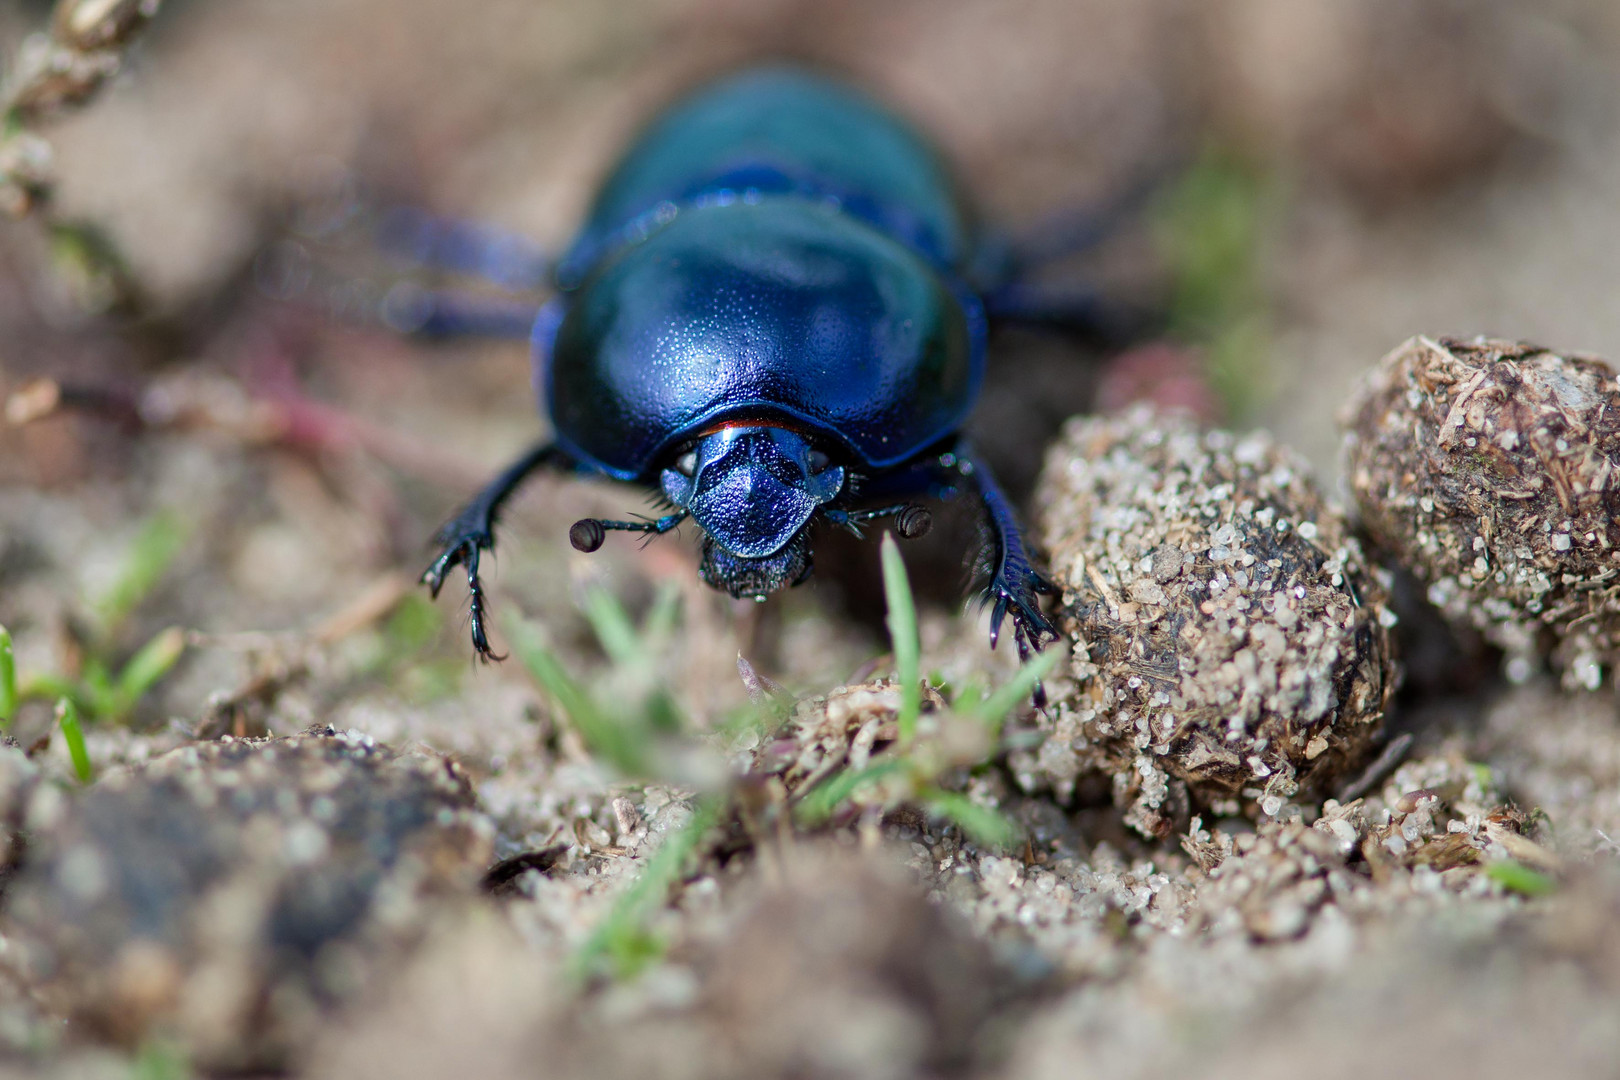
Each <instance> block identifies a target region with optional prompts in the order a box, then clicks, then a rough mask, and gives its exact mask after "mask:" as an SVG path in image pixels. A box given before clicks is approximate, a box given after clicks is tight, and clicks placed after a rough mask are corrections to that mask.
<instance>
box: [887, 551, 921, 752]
mask: <svg viewBox="0 0 1620 1080" xmlns="http://www.w3.org/2000/svg"><path fill="white" fill-rule="evenodd" d="M882 552H883V598H884V600H885V601H886V602H887V603H888V605H889V617H888V623H889V641H890V643H891V644H892V645H893V648H894V678H895V681H896V682H898V683H899V684H900V715H899V718H898V726H899V729H900V741H901V742H902V743H908V742H910V741H911V737H912V736H913V735H914V734H916V731H917V717H918V716H919V715H921V713H922V640H921V638H920V637H919V636H918V634H917V603H916V600H915V599H914V598H913V597H912V594H911V581H910V580H909V579H908V578H907V577H906V564H905V560H903V559H902V558H900V547H899V545H897V544H896V543H895V542H894V536H893V535H892V534H891V533H884V534H883V545H882Z"/></svg>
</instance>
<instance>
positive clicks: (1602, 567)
mask: <svg viewBox="0 0 1620 1080" xmlns="http://www.w3.org/2000/svg"><path fill="white" fill-rule="evenodd" d="M1345 423H1346V426H1347V428H1348V437H1347V439H1346V445H1345V474H1346V476H1347V477H1348V479H1349V483H1350V488H1351V491H1352V492H1353V493H1354V496H1355V500H1356V505H1357V507H1358V509H1359V511H1360V514H1361V520H1362V522H1363V523H1364V525H1365V527H1366V529H1367V532H1368V533H1369V534H1370V535H1371V536H1372V537H1373V539H1374V540H1375V541H1376V542H1377V543H1378V544H1379V545H1380V546H1382V547H1384V548H1387V549H1388V551H1389V553H1390V555H1391V556H1392V557H1393V558H1394V559H1396V560H1398V561H1399V562H1401V563H1403V564H1405V565H1406V566H1408V567H1410V568H1411V569H1412V571H1413V572H1414V573H1415V574H1416V575H1417V576H1418V578H1419V579H1420V580H1422V581H1423V582H1424V583H1425V584H1426V585H1427V586H1428V593H1429V599H1430V600H1431V601H1433V602H1434V604H1435V605H1436V606H1437V607H1439V608H1440V609H1441V611H1443V612H1444V613H1445V614H1446V615H1447V616H1448V617H1450V618H1451V619H1453V620H1455V621H1458V622H1464V623H1469V624H1472V625H1474V626H1476V627H1478V628H1479V629H1480V630H1481V631H1482V632H1483V633H1484V634H1485V636H1486V637H1487V638H1489V639H1490V640H1492V641H1494V642H1495V643H1496V644H1498V645H1500V646H1501V647H1502V648H1504V649H1505V650H1507V652H1508V655H1509V662H1508V671H1509V674H1510V675H1514V676H1516V677H1520V678H1522V677H1524V676H1527V675H1528V674H1530V672H1532V671H1533V670H1534V669H1535V667H1536V666H1538V660H1539V658H1540V657H1541V656H1544V655H1550V657H1551V659H1552V661H1553V663H1554V664H1555V665H1556V666H1557V667H1559V668H1560V669H1562V671H1563V673H1564V681H1565V683H1566V685H1568V686H1570V687H1571V688H1573V687H1576V686H1585V687H1588V688H1596V687H1597V686H1598V684H1599V683H1600V682H1601V681H1602V676H1603V665H1605V664H1612V663H1613V662H1614V659H1615V654H1616V650H1617V649H1620V522H1617V521H1616V514H1617V512H1620V468H1617V465H1620V385H1617V383H1616V378H1615V370H1614V368H1612V367H1611V366H1609V365H1608V364H1607V363H1605V362H1604V361H1602V360H1598V359H1595V358H1592V357H1582V356H1560V355H1557V354H1555V353H1551V352H1548V351H1547V350H1546V349H1543V348H1541V347H1539V346H1536V345H1527V344H1523V343H1519V342H1511V341H1493V340H1490V339H1487V338H1474V339H1472V340H1468V341H1463V340H1458V339H1454V338H1441V339H1439V340H1437V341H1436V340H1431V339H1429V338H1423V337H1417V338H1413V339H1412V340H1410V341H1408V342H1406V343H1405V344H1404V345H1402V346H1400V347H1399V348H1397V349H1396V350H1395V351H1394V352H1392V353H1390V354H1389V355H1388V356H1386V357H1384V359H1383V361H1382V362H1381V363H1380V364H1379V365H1378V367H1377V368H1375V369H1374V370H1373V371H1372V372H1371V373H1370V374H1369V375H1368V376H1367V378H1366V380H1365V382H1364V383H1363V385H1362V387H1361V390H1360V392H1359V393H1358V395H1357V396H1356V398H1355V399H1353V401H1352V402H1351V405H1350V407H1349V409H1348V410H1347V412H1346V414H1345Z"/></svg>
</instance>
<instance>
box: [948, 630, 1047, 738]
mask: <svg viewBox="0 0 1620 1080" xmlns="http://www.w3.org/2000/svg"><path fill="white" fill-rule="evenodd" d="M1061 659H1063V650H1062V649H1061V648H1059V647H1057V646H1056V645H1054V646H1053V647H1051V648H1049V649H1047V650H1046V651H1045V652H1041V653H1037V654H1036V655H1035V656H1032V657H1031V658H1030V661H1029V663H1027V664H1025V665H1024V666H1023V667H1021V668H1019V669H1018V671H1017V672H1016V673H1015V674H1014V675H1013V677H1012V678H1010V679H1008V680H1007V681H1006V682H1004V683H1002V684H1001V685H1000V686H998V687H996V689H995V690H994V691H993V692H991V694H990V695H989V696H988V697H985V698H983V699H982V700H980V701H977V702H974V703H972V704H969V705H966V706H964V707H963V708H961V709H960V710H958V711H959V712H960V713H961V715H963V716H966V717H968V718H969V719H973V720H977V721H979V722H980V723H981V724H983V725H984V726H985V727H987V728H989V729H990V730H991V731H992V732H995V733H997V734H999V733H1000V731H1001V725H1002V724H1004V723H1006V720H1007V717H1008V715H1009V714H1011V713H1012V711H1013V710H1014V709H1016V708H1018V707H1019V706H1020V705H1022V704H1023V703H1024V702H1026V701H1028V700H1029V696H1030V695H1031V694H1032V693H1034V692H1035V684H1036V683H1038V682H1040V681H1041V680H1042V679H1044V678H1046V676H1047V675H1049V674H1051V671H1052V669H1053V668H1054V667H1056V666H1057V664H1058V661H1059V660H1061Z"/></svg>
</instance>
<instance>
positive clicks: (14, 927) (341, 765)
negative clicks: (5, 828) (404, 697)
mask: <svg viewBox="0 0 1620 1080" xmlns="http://www.w3.org/2000/svg"><path fill="white" fill-rule="evenodd" d="M41 790H42V791H43V790H44V789H41ZM33 801H34V803H35V804H36V805H35V806H34V807H32V808H31V811H30V827H31V830H32V831H31V832H30V835H29V839H28V850H27V856H26V859H25V860H24V863H23V866H22V868H21V869H20V870H19V871H18V872H17V874H16V876H15V878H14V879H13V881H12V883H11V885H10V886H9V887H8V888H7V890H6V895H5V908H4V918H5V931H6V935H7V937H8V938H9V939H10V940H11V941H13V942H14V943H16V945H17V946H18V947H19V948H20V950H21V953H22V957H23V959H24V965H23V966H24V970H25V971H26V973H27V977H28V978H29V980H30V981H31V983H32V985H33V986H34V987H35V988H36V990H37V992H38V994H39V995H40V996H41V998H42V999H43V1000H44V1001H45V1002H46V1003H47V1004H48V1006H49V1007H51V1008H52V1009H54V1010H55V1011H57V1012H58V1013H59V1014H62V1015H65V1016H67V1017H70V1018H71V1019H72V1020H73V1021H75V1022H77V1023H79V1024H82V1025H84V1029H83V1030H86V1031H89V1032H91V1033H93V1034H95V1035H97V1036H98V1037H102V1038H107V1039H111V1040H113V1041H115V1042H118V1043H121V1044H124V1045H127V1046H135V1045H139V1044H141V1043H142V1042H143V1041H145V1040H148V1039H149V1038H151V1037H153V1036H154V1035H155V1034H159V1033H161V1034H163V1035H165V1036H172V1037H177V1038H178V1039H179V1040H180V1042H181V1044H182V1045H183V1046H184V1048H185V1050H186V1052H187V1053H188V1055H189V1056H190V1059H191V1060H192V1061H193V1062H194V1063H195V1064H198V1065H199V1066H206V1067H210V1068H243V1069H245V1068H260V1069H264V1068H277V1067H282V1066H284V1065H285V1064H286V1063H287V1062H288V1061H289V1060H290V1058H291V1057H292V1056H293V1055H294V1052H295V1051H296V1049H297V1048H298V1047H299V1045H300V1043H301V1041H302V1040H303V1039H305V1038H306V1037H307V1036H308V1034H309V1032H310V1031H311V1030H313V1028H314V1027H315V1026H316V1024H317V1022H318V1021H320V1020H321V1019H323V1017H324V1015H325V1014H329V1013H331V1012H332V1011H334V1010H336V1009H338V1008H339V1007H341V1006H342V1005H344V1004H345V1003H347V1002H348V1001H350V1000H351V999H353V998H354V997H356V996H357V995H358V994H359V993H360V991H361V990H362V989H363V988H364V987H366V985H367V984H368V982H369V981H371V980H373V979H375V978H377V977H378V975H379V974H380V973H381V972H384V971H386V970H388V969H389V967H390V965H391V964H393V963H395V962H397V960H398V959H399V957H400V955H401V954H403V953H405V952H406V951H408V948H409V946H411V945H412V944H413V943H414V942H415V940H416V939H417V938H418V937H419V936H420V934H421V932H422V928H423V926H424V925H425V923H426V920H427V917H428V914H429V912H430V908H431V905H430V903H429V902H430V901H431V900H435V899H440V898H455V897H462V896H471V895H473V894H474V893H475V891H476V889H477V887H478V881H479V877H480V874H481V873H482V871H483V870H484V868H485V867H486V866H487V864H488V862H489V861H490V847H491V830H490V829H489V827H488V825H487V823H486V822H485V820H484V819H483V817H482V816H481V815H480V814H478V813H477V811H476V810H475V809H474V799H473V794H472V789H471V787H470V785H469V784H468V782H467V780H466V779H465V777H463V776H462V775H461V774H460V772H459V771H458V769H457V768H456V766H455V765H454V764H453V763H452V762H450V761H448V760H447V759H444V758H441V757H438V756H435V755H431V754H426V753H421V754H418V753H399V752H396V751H393V750H390V749H388V748H387V747H383V746H379V745H377V744H375V743H373V742H372V741H371V740H370V739H369V738H366V737H364V736H360V735H356V734H353V733H348V734H339V733H336V732H333V731H332V730H331V729H323V730H319V731H315V730H312V731H311V732H310V733H306V734H303V735H298V736H293V737H290V738H277V739H250V740H232V739H224V740H221V741H219V742H214V743H198V744H193V745H190V746H186V747H182V748H180V749H178V750H174V751H171V752H169V753H167V754H163V755H161V756H159V757H157V758H154V759H152V760H151V761H150V762H148V763H146V764H144V765H143V766H141V767H138V768H133V769H130V770H126V771H120V772H115V773H111V774H109V775H108V776H107V777H105V778H104V779H103V780H102V781H101V782H100V783H98V784H97V785H96V786H95V787H93V788H91V789H90V790H88V791H86V792H84V793H83V794H82V795H81V796H79V797H77V798H72V799H69V798H68V797H67V796H66V795H64V794H62V793H60V792H58V793H57V797H56V800H55V802H54V808H52V809H51V813H50V814H48V815H47V814H45V813H44V812H43V811H42V809H41V807H40V806H39V805H38V804H39V803H40V797H39V795H38V794H36V796H35V798H34V800H33Z"/></svg>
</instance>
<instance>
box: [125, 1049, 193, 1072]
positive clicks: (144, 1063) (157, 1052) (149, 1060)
mask: <svg viewBox="0 0 1620 1080" xmlns="http://www.w3.org/2000/svg"><path fill="white" fill-rule="evenodd" d="M129 1075H130V1080H191V1076H192V1072H191V1063H190V1062H188V1061H187V1060H186V1055H185V1051H183V1050H182V1049H181V1048H180V1047H178V1046H175V1045H173V1044H171V1043H169V1042H167V1041H165V1040H163V1039H154V1040H148V1041H147V1042H144V1043H142V1044H141V1046H140V1048H139V1049H138V1050H136V1051H135V1060H134V1061H133V1062H131V1063H130V1071H129Z"/></svg>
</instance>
